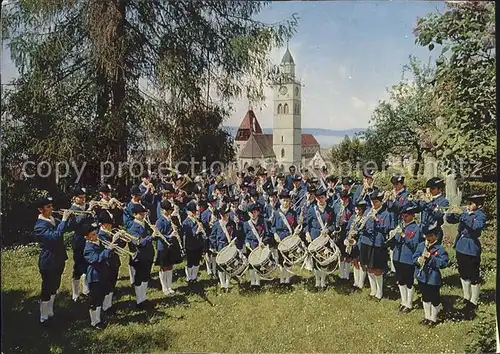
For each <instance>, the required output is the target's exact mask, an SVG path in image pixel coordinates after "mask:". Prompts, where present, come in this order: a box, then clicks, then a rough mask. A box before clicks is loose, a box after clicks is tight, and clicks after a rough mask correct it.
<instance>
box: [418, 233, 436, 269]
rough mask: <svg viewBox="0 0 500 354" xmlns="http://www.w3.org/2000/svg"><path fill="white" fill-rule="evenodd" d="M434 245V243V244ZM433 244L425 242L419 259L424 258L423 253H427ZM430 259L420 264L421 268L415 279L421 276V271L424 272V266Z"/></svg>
mask: <svg viewBox="0 0 500 354" xmlns="http://www.w3.org/2000/svg"><path fill="white" fill-rule="evenodd" d="M434 243H435V242H434ZM434 243H433V244H429V242H428V241H425V247H424V250H423V251H422V255H421V256H420V257H424V254H425V252H429V250H430V249H431V247H432V246H433V245H434ZM430 258H431V257H429V258H427V259H426V260H425V261H424V264H422V267H420V270H419V271H418V274H417V278H419V277H420V275H421V274H422V271H423V270H424V268H425V266H426V265H427V262H428V261H429V259H430Z"/></svg>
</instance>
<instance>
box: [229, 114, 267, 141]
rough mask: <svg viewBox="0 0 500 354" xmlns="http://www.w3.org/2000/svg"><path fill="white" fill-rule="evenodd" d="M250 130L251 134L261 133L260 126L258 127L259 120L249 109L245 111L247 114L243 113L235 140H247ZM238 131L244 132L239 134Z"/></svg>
mask: <svg viewBox="0 0 500 354" xmlns="http://www.w3.org/2000/svg"><path fill="white" fill-rule="evenodd" d="M250 131H251V132H252V133H253V134H262V128H261V127H260V124H259V121H258V120H257V117H256V116H255V113H254V112H253V111H252V110H251V109H250V110H248V111H247V114H245V117H244V118H243V121H242V122H241V124H240V127H239V128H238V131H237V132H236V139H235V140H248V137H249V135H250ZM240 132H242V133H244V134H243V135H242V134H239V133H240Z"/></svg>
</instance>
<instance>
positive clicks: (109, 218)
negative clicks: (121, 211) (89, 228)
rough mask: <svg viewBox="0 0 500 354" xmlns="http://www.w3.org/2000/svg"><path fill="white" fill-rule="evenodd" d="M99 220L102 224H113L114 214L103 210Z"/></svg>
mask: <svg viewBox="0 0 500 354" xmlns="http://www.w3.org/2000/svg"><path fill="white" fill-rule="evenodd" d="M97 220H98V221H99V223H100V224H113V214H111V213H109V212H108V211H106V210H102V211H101V212H100V213H99V215H98V217H97Z"/></svg>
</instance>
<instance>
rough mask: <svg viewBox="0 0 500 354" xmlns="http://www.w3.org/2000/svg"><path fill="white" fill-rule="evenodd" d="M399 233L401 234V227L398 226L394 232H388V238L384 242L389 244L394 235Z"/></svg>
mask: <svg viewBox="0 0 500 354" xmlns="http://www.w3.org/2000/svg"><path fill="white" fill-rule="evenodd" d="M401 232H403V228H402V227H401V225H398V226H397V227H396V228H395V229H394V230H391V231H389V238H388V239H387V241H385V242H386V243H388V242H390V241H391V240H392V239H393V238H394V237H395V236H396V234H400V233H401Z"/></svg>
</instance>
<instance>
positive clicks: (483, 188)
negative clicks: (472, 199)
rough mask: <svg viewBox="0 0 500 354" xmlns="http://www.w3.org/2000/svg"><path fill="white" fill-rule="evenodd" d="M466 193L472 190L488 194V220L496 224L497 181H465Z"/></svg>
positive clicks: (486, 205)
mask: <svg viewBox="0 0 500 354" xmlns="http://www.w3.org/2000/svg"><path fill="white" fill-rule="evenodd" d="M463 191H464V195H467V194H469V193H471V192H477V193H483V194H486V199H485V201H484V210H485V211H486V214H487V215H488V220H490V221H491V222H493V223H494V224H496V220H497V184H496V183H495V182H467V183H464V188H463Z"/></svg>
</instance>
